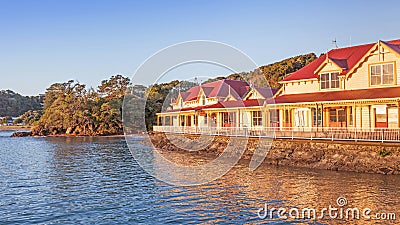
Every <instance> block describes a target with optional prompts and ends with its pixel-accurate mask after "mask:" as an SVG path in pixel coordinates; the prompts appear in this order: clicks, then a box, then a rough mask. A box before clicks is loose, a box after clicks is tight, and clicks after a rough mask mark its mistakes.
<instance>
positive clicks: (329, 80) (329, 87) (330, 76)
mask: <svg viewBox="0 0 400 225" xmlns="http://www.w3.org/2000/svg"><path fill="white" fill-rule="evenodd" d="M326 74H328V81H327V83H328V87H325V88H322V75H326ZM332 74H337V81H338V82H337V83H338V86H337V87H332V82H333V80H332ZM339 74H340V73H339V72H327V73H321V74H320V88H321V90H325V89H338V88H340V77H339ZM324 83H326V81H324Z"/></svg>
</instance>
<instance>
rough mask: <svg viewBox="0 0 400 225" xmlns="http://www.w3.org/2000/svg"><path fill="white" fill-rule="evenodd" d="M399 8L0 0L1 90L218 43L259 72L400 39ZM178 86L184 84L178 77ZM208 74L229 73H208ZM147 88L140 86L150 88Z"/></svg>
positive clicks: (117, 68) (95, 77)
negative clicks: (294, 59)
mask: <svg viewBox="0 0 400 225" xmlns="http://www.w3.org/2000/svg"><path fill="white" fill-rule="evenodd" d="M399 11H400V6H399V4H398V1H384V0H382V1H370V2H369V1H349V0H347V1H330V2H329V1H275V2H272V1H136V2H135V1H118V0H117V1H111V0H108V1H99V0H96V1H95V0H93V1H90V0H85V1H82V0H77V1H72V0H68V1H67V0H65V1H63V0H57V1H54V0H48V1H45V0H35V1H32V0H25V1H19V0H15V1H9V0H0V77H1V81H0V89H11V90H14V91H17V92H20V93H22V94H26V95H34V94H38V93H44V91H45V89H46V88H47V87H48V86H49V85H50V84H51V83H54V82H63V81H67V80H69V79H76V80H78V81H80V82H83V83H86V84H88V86H97V85H98V84H99V83H100V81H101V80H102V79H106V78H108V77H110V76H111V75H114V74H117V73H120V74H123V75H126V76H132V75H133V73H134V72H135V70H136V69H137V67H138V66H139V65H140V64H141V63H142V62H143V61H144V60H145V59H147V58H148V57H149V56H151V55H152V54H153V53H155V52H156V51H158V50H160V49H162V48H164V47H167V46H169V45H172V44H175V43H179V42H182V41H190V40H199V39H201V40H213V41H219V42H224V43H227V44H229V45H232V46H234V47H236V48H238V49H240V50H242V51H244V52H245V53H247V54H248V55H249V56H250V57H251V58H252V59H254V60H255V62H256V63H257V64H258V65H264V64H268V63H272V62H275V61H278V60H281V59H284V58H287V57H291V56H295V55H299V54H303V53H308V52H315V53H317V54H320V53H322V52H325V51H326V50H328V49H330V48H332V47H333V45H332V43H331V42H332V40H333V39H334V38H336V39H337V42H338V45H339V46H340V47H344V46H348V45H349V44H350V37H351V39H352V44H353V45H354V44H362V43H369V42H375V41H377V40H378V39H381V40H390V39H398V38H400V32H399V29H398V28H399V24H398V22H399V19H398V12H399ZM170 73H171V74H172V76H171V78H177V79H179V78H180V77H181V76H180V75H179V73H177V74H176V76H175V77H174V75H173V71H171V72H170ZM203 73H204V74H201V75H203V76H204V75H206V74H207V75H209V76H216V75H224V74H219V73H223V71H220V70H219V69H216V70H215V71H214V70H213V69H209V67H207V69H205V70H204V71H203ZM148 82H150V81H143V83H145V84H147V83H148Z"/></svg>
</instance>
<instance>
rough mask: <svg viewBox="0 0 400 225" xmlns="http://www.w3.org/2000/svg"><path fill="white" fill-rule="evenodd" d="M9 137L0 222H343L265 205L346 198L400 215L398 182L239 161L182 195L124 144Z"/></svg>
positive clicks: (1, 150)
mask: <svg viewBox="0 0 400 225" xmlns="http://www.w3.org/2000/svg"><path fill="white" fill-rule="evenodd" d="M11 133H12V132H11V131H0V155H1V157H0V171H1V172H0V182H1V183H0V196H1V197H0V224H60V223H64V224H246V223H247V224H255V223H256V224H257V223H266V222H270V223H273V224H291V223H299V224H337V223H343V224H344V223H345V222H343V221H342V220H332V219H329V218H324V219H316V220H311V221H308V220H300V219H299V220H294V219H290V220H289V219H288V220H285V219H281V218H277V216H274V218H273V219H272V220H268V221H267V220H266V219H265V220H262V219H260V218H258V216H257V210H258V209H259V208H260V207H263V206H264V204H265V203H266V204H268V205H271V206H272V205H273V206H275V207H286V208H291V207H297V208H299V209H301V208H303V207H315V208H317V209H320V208H323V207H328V206H329V205H332V206H336V199H337V198H338V197H340V196H344V197H346V199H347V200H348V206H351V207H358V208H365V207H368V208H371V209H372V210H373V212H395V213H397V215H396V216H397V217H400V212H399V211H398V209H399V206H400V190H399V185H400V177H399V176H384V175H372V174H358V173H344V172H330V171H320V170H308V169H298V168H297V169H296V168H285V167H275V166H269V165H265V166H262V167H260V168H258V169H257V170H256V171H254V172H250V171H249V169H248V165H247V163H246V162H241V163H239V164H238V165H237V166H236V167H235V168H234V169H232V170H231V171H230V172H229V173H228V174H227V175H225V176H224V177H222V178H220V179H218V180H216V181H214V182H212V183H209V184H205V185H201V186H195V187H176V186H170V185H168V184H165V183H163V182H161V181H158V180H156V179H154V178H152V177H151V176H149V175H148V174H147V173H146V172H144V171H143V170H142V169H141V168H140V167H139V166H138V165H137V163H136V162H135V160H134V159H133V158H132V156H131V155H130V153H129V150H128V148H127V146H126V143H125V141H124V139H123V138H119V137H115V138H111V137H99V138H90V137H85V138H65V137H57V138H50V137H48V138H41V137H39V138H38V137H34V138H32V137H28V138H9V135H11ZM171 157H176V158H182V157H199V156H188V155H182V154H178V153H174V154H172V153H171ZM192 160H196V159H192ZM199 160H200V158H199ZM398 220H400V218H397V221H398ZM351 222H352V223H359V224H379V223H382V224H387V223H389V222H393V221H384V222H381V221H378V220H371V221H365V220H362V221H357V220H353V221H351ZM394 222H396V221H394ZM399 223H400V222H399Z"/></svg>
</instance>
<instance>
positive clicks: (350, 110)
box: [348, 106, 353, 126]
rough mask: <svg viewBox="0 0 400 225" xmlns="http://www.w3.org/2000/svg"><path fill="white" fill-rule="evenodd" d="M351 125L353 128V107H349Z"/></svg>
mask: <svg viewBox="0 0 400 225" xmlns="http://www.w3.org/2000/svg"><path fill="white" fill-rule="evenodd" d="M348 109H349V125H350V126H353V106H349V107H348Z"/></svg>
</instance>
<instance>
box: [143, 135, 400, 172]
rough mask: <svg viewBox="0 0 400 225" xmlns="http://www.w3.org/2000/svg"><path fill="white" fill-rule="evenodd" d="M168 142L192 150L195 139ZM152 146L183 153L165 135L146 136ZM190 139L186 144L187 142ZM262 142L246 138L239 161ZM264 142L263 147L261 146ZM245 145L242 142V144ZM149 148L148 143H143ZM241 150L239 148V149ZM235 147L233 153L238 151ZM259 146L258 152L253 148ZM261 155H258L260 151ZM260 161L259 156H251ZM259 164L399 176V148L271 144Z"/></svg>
mask: <svg viewBox="0 0 400 225" xmlns="http://www.w3.org/2000/svg"><path fill="white" fill-rule="evenodd" d="M168 136H169V138H172V139H171V140H172V142H174V143H177V141H178V143H181V144H182V145H183V146H184V147H185V148H186V149H196V147H195V146H196V145H199V143H196V141H193V140H196V136H194V135H184V137H186V138H183V137H182V135H176V134H174V135H171V134H169V135H168ZM149 138H150V140H151V142H152V143H153V145H154V146H155V147H156V148H157V149H158V150H159V151H160V152H161V153H162V154H166V155H167V154H168V152H171V151H180V152H187V151H186V150H182V149H180V148H178V147H176V146H175V145H174V144H172V143H171V141H170V140H169V139H167V138H166V136H165V134H162V133H155V134H149ZM187 138H189V139H192V140H191V141H188V139H187ZM233 140H234V141H235V142H238V143H240V141H245V140H247V139H246V138H233ZM264 141H266V139H264V140H263V139H257V138H249V139H248V142H247V144H246V149H245V150H244V153H243V154H242V155H241V159H245V160H251V159H252V157H253V155H254V153H255V152H260V151H259V150H263V149H264V150H265V149H266V148H268V146H269V145H268V144H267V142H264ZM229 142H230V138H229V137H224V136H216V137H214V140H213V141H212V142H211V143H210V144H209V145H208V146H207V147H205V148H204V149H202V150H200V151H196V152H197V154H201V155H213V156H215V157H218V156H219V155H221V154H222V152H224V150H225V148H226V146H228V144H229ZM263 142H264V143H263ZM243 143H245V142H243ZM143 144H150V143H143ZM241 146H243V145H241ZM241 146H238V147H237V148H235V150H233V152H234V153H235V151H237V152H238V151H241V150H240V149H243V147H241ZM257 146H259V149H257V151H256V148H257ZM261 152H262V151H261ZM255 157H263V154H260V155H255ZM262 164H271V165H277V166H291V167H298V168H310V169H322V170H332V171H347V172H358V173H376V174H393V175H400V144H397V143H384V144H382V143H370V142H346V141H341V142H336V141H334V142H332V141H319V140H313V141H310V140H287V139H276V140H273V142H272V144H271V148H270V149H269V150H268V152H267V154H266V157H265V159H264V161H263V162H262Z"/></svg>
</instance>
